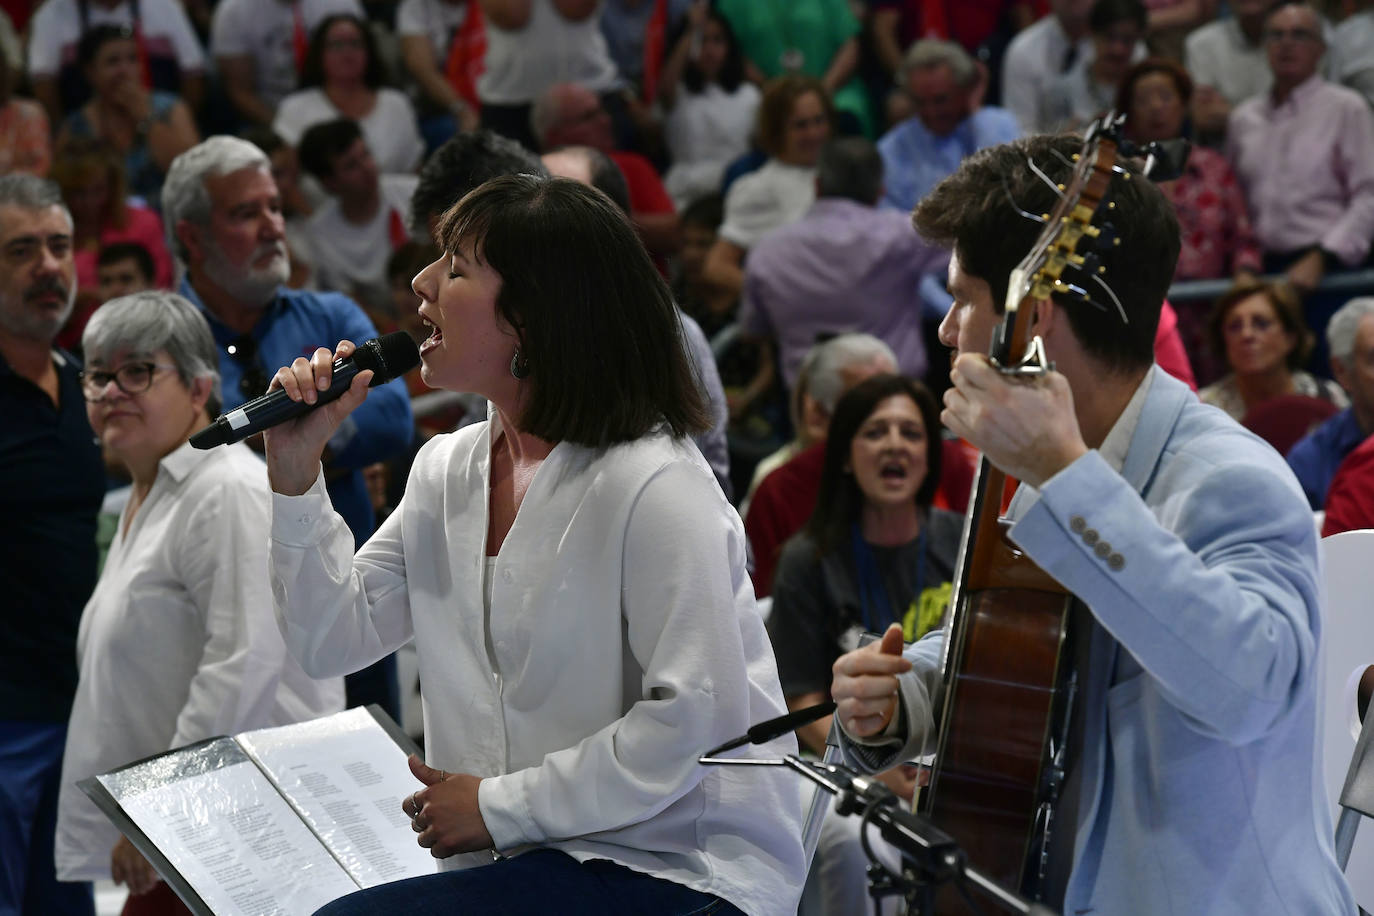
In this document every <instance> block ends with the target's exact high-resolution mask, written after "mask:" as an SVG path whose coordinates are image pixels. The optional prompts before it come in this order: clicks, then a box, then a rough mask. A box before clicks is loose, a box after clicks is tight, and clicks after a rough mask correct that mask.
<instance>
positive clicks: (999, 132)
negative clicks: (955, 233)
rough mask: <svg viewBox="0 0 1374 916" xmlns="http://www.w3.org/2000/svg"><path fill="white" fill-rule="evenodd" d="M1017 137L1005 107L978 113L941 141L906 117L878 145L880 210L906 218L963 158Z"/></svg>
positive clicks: (922, 125)
mask: <svg viewBox="0 0 1374 916" xmlns="http://www.w3.org/2000/svg"><path fill="white" fill-rule="evenodd" d="M1019 136H1021V128H1020V127H1019V126H1018V125H1017V123H1016V118H1014V117H1013V116H1012V114H1011V112H1009V111H1007V110H1006V109H1005V108H995V107H991V106H989V107H987V108H980V109H978V110H977V111H975V112H974V113H973V114H971V115H969V116H968V117H967V118H965V119H964V120H963V121H962V122H961V123H960V124H959V126H958V127H956V128H954V131H953V132H952V133H950V134H949V135H948V136H945V137H937V136H935V135H934V134H932V133H931V132H930V131H928V130H926V126H925V125H924V124H922V123H921V119H920V118H917V117H911V118H907V119H906V120H905V121H903V122H902V123H900V124H898V125H897V126H896V127H894V128H892V129H891V130H889V131H888V132H887V133H886V134H884V135H883V138H882V139H881V140H879V141H878V152H879V153H881V154H882V157H883V181H884V183H885V184H886V186H887V191H886V193H884V195H883V201H882V205H883V206H884V207H887V208H889V209H893V210H901V211H903V212H905V213H910V212H911V211H912V210H914V209H915V208H916V204H917V202H919V201H920V199H921V198H922V197H925V196H926V194H928V193H929V192H930V189H931V188H933V187H935V185H937V184H939V182H940V179H942V178H944V177H945V176H946V175H952V174H953V173H954V170H955V169H957V168H959V163H961V162H963V161H964V159H965V158H967V157H968V156H969V155H971V154H972V153H975V152H977V151H978V150H980V149H983V148H984V147H988V146H997V145H998V144H1000V143H1009V142H1010V141H1012V140H1015V139H1016V138H1017V137H1019Z"/></svg>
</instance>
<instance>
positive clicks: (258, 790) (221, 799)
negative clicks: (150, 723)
mask: <svg viewBox="0 0 1374 916" xmlns="http://www.w3.org/2000/svg"><path fill="white" fill-rule="evenodd" d="M216 744H224V745H228V747H227V748H221V749H219V750H218V754H219V757H220V758H221V759H220V761H219V762H220V763H222V764H223V765H216V766H214V768H208V769H207V768H205V767H189V768H187V769H186V771H185V772H186V773H187V775H185V776H184V777H182V778H177V773H176V771H175V770H174V769H173V768H175V767H176V766H177V765H178V763H179V762H178V761H176V760H168V759H166V758H160V759H158V760H153V761H149V763H148V764H145V765H143V767H144V768H146V769H147V772H146V773H144V774H141V775H142V778H138V777H139V776H140V774H139V773H138V772H137V771H138V769H140V768H135V769H134V770H132V771H131V770H123V771H119V772H116V773H114V774H107V775H105V776H100V777H98V778H99V780H100V782H101V784H102V785H104V786H105V788H106V789H107V790H108V791H110V793H111V794H112V795H114V796H115V798H116V799H117V800H118V802H119V804H120V806H121V807H122V808H123V809H124V812H125V813H126V814H127V815H128V816H129V817H130V818H131V819H132V820H133V821H134V823H136V824H137V825H138V826H139V828H141V829H142V830H143V832H144V833H146V834H147V835H148V838H149V839H150V840H152V842H153V843H154V844H155V845H156V846H157V847H158V849H160V850H161V851H162V852H163V853H164V854H165V855H166V856H167V858H168V859H169V860H170V861H171V862H172V864H173V865H175V866H176V868H177V870H178V871H180V872H181V874H182V876H183V877H184V878H185V879H186V880H187V882H189V883H190V884H191V886H192V887H193V888H195V890H196V892H197V893H198V894H200V896H201V899H202V900H204V901H205V903H206V905H207V906H209V907H210V908H211V909H212V910H213V911H214V912H215V913H216V914H219V916H309V914H311V913H313V912H314V911H315V910H316V909H318V908H319V907H321V906H324V905H325V904H326V903H328V902H329V901H331V900H334V899H335V898H338V897H342V896H344V895H345V894H349V893H352V892H353V891H355V890H357V889H358V887H357V884H355V883H354V881H353V880H352V879H351V878H350V877H349V876H348V874H347V873H346V872H345V871H344V870H343V869H342V868H341V867H340V866H339V863H337V862H336V861H334V859H333V857H331V856H330V855H329V852H328V850H326V849H325V848H324V847H323V846H322V845H320V842H319V840H317V839H316V838H315V837H314V836H313V835H311V833H310V830H309V828H307V827H306V826H305V824H303V823H301V820H300V817H299V816H298V815H297V814H296V812H295V811H293V810H292V809H291V806H290V805H288V804H287V803H286V801H285V800H284V799H283V798H282V797H281V795H279V794H278V793H277V790H276V789H275V788H273V786H272V784H271V783H270V782H269V781H268V780H267V778H266V777H265V776H263V774H262V772H261V771H259V770H258V768H257V767H256V766H255V765H254V764H253V762H252V761H251V760H249V759H248V758H247V756H245V755H244V754H243V753H242V751H240V750H238V748H237V747H235V746H234V745H233V742H232V741H230V740H229V739H224V740H223V741H222V742H216ZM235 757H237V762H235V759H234V758H235Z"/></svg>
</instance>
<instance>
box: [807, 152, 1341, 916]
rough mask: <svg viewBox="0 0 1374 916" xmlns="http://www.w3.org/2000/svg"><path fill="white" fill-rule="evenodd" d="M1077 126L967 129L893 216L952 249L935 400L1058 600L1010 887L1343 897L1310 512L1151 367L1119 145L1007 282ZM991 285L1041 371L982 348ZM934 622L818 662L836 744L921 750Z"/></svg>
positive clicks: (1155, 280)
mask: <svg viewBox="0 0 1374 916" xmlns="http://www.w3.org/2000/svg"><path fill="white" fill-rule="evenodd" d="M1081 146H1082V140H1080V139H1076V138H1071V137H1057V138H1056V137H1047V136H1042V137H1031V138H1028V139H1025V140H1022V141H1018V142H1016V143H1013V144H1008V145H1005V146H1000V147H995V148H992V149H987V150H983V151H981V152H979V153H977V154H975V155H973V156H971V157H969V158H968V159H966V160H965V161H964V164H963V165H962V167H961V168H960V169H959V170H958V171H957V172H956V173H955V174H953V175H952V176H950V177H949V178H948V179H946V180H945V181H944V182H942V183H941V184H940V185H939V186H937V187H936V189H935V190H934V191H933V192H932V193H931V194H930V195H928V196H927V197H926V198H925V199H924V200H923V201H922V203H921V204H920V206H919V207H918V208H917V210H916V213H915V217H914V222H915V224H916V228H917V230H918V231H919V232H920V233H921V234H922V235H923V236H925V237H926V238H927V239H928V240H930V241H932V242H935V243H939V244H944V245H947V246H949V247H951V248H952V249H953V257H952V258H951V262H950V267H949V290H950V293H951V294H952V295H953V297H954V304H953V306H952V308H951V309H950V311H949V314H948V316H947V317H946V318H945V320H944V323H943V324H942V325H941V327H940V339H941V340H942V341H943V342H944V343H945V344H946V345H948V346H950V347H951V348H953V349H954V350H955V351H956V356H955V359H954V363H953V370H952V372H951V379H952V381H953V384H954V387H953V388H951V389H950V391H949V392H948V393H947V394H946V395H945V409H944V412H943V414H942V416H941V419H942V420H943V422H944V423H945V424H946V425H947V426H948V427H949V428H950V429H951V430H952V431H953V432H954V433H955V434H957V435H960V436H962V437H964V438H965V439H967V440H968V441H969V442H971V443H972V444H974V445H975V446H976V447H978V448H979V449H981V450H982V452H983V454H984V456H985V458H986V459H987V460H988V461H989V462H990V463H991V464H992V465H993V466H995V467H996V468H998V469H1000V470H1002V471H1005V472H1006V473H1007V474H1009V475H1011V476H1013V477H1015V478H1017V479H1019V480H1020V481H1021V483H1022V485H1021V487H1020V489H1019V491H1018V493H1017V495H1016V497H1015V498H1014V500H1013V502H1012V504H1011V509H1010V512H1009V515H1010V516H1011V517H1012V518H1013V519H1014V520H1015V521H1014V524H1013V525H1012V527H1011V528H1010V529H1009V532H1008V537H1009V539H1010V540H1011V541H1012V542H1013V543H1014V545H1015V547H1017V548H1019V550H1020V551H1023V552H1024V554H1025V555H1026V556H1028V557H1029V558H1030V559H1031V560H1033V561H1034V563H1035V564H1037V565H1038V566H1039V567H1040V569H1041V570H1043V571H1044V572H1045V573H1047V574H1048V575H1049V576H1050V577H1053V579H1054V580H1057V582H1058V583H1060V584H1061V585H1062V587H1063V588H1064V589H1066V590H1067V591H1068V592H1070V593H1072V595H1074V596H1076V598H1077V602H1076V603H1075V607H1076V610H1075V611H1073V612H1072V614H1073V619H1074V623H1073V628H1074V630H1075V635H1074V638H1073V639H1072V640H1071V641H1070V642H1069V645H1070V646H1071V648H1070V649H1068V650H1067V651H1066V655H1067V656H1069V658H1067V659H1066V661H1067V662H1068V663H1070V664H1072V665H1073V667H1074V669H1075V670H1076V671H1077V681H1076V687H1075V689H1074V690H1073V691H1072V693H1073V695H1074V698H1073V701H1072V702H1071V703H1070V704H1069V707H1070V709H1071V712H1070V713H1069V714H1068V716H1067V732H1066V736H1065V738H1064V753H1063V754H1062V755H1061V757H1060V759H1061V761H1062V767H1061V768H1060V772H1059V775H1060V776H1062V788H1061V789H1060V791H1059V792H1058V793H1057V806H1056V807H1057V811H1056V813H1055V816H1054V818H1053V820H1052V822H1051V824H1052V826H1051V827H1050V829H1049V830H1048V840H1047V842H1046V845H1045V852H1044V855H1043V856H1038V857H1037V859H1038V860H1039V861H1040V867H1038V868H1037V869H1035V870H1034V871H1035V875H1034V878H1033V880H1031V881H1028V882H1027V886H1025V887H1024V889H1025V890H1027V891H1028V892H1030V893H1032V894H1034V895H1036V896H1038V897H1039V899H1041V900H1043V901H1044V902H1046V903H1048V904H1050V905H1052V906H1055V907H1058V908H1061V909H1062V911H1063V912H1065V913H1096V914H1112V916H1117V914H1131V913H1140V914H1159V913H1171V912H1172V913H1209V914H1235V916H1242V914H1244V916H1249V914H1253V913H1266V914H1272V913H1289V914H1315V913H1323V914H1353V913H1354V912H1355V904H1354V901H1353V899H1352V897H1351V895H1350V891H1349V890H1348V888H1347V886H1346V883H1345V880H1344V878H1343V876H1342V875H1341V873H1340V870H1339V869H1338V868H1337V866H1336V863H1335V860H1334V858H1333V854H1332V843H1331V834H1332V830H1331V818H1330V814H1329V811H1328V806H1327V803H1326V801H1325V799H1324V794H1323V793H1322V792H1321V790H1320V787H1319V785H1318V776H1317V774H1316V772H1315V755H1314V753H1313V747H1314V745H1315V743H1316V736H1315V729H1316V660H1317V640H1318V638H1319V636H1320V633H1319V629H1320V621H1319V618H1320V609H1319V597H1318V594H1319V590H1318V579H1317V568H1318V567H1317V535H1316V530H1315V527H1314V526H1313V523H1312V517H1311V513H1310V511H1309V509H1308V508H1307V505H1306V503H1305V501H1304V499H1303V496H1302V492H1301V490H1300V489H1299V487H1298V485H1297V482H1296V481H1295V480H1294V479H1293V476H1292V474H1291V473H1290V472H1289V471H1288V469H1287V468H1286V466H1285V465H1284V463H1283V461H1282V459H1281V458H1280V457H1279V455H1278V454H1276V453H1275V452H1274V451H1273V450H1272V449H1271V448H1269V447H1268V446H1267V445H1266V444H1265V443H1263V442H1262V441H1260V440H1259V439H1257V438H1256V437H1254V436H1253V435H1251V434H1250V433H1248V432H1246V431H1245V430H1243V429H1242V428H1241V427H1240V426H1238V425H1237V424H1236V423H1234V422H1233V421H1231V420H1230V419H1229V418H1228V417H1226V416H1225V415H1224V414H1223V413H1221V412H1220V411H1217V410H1214V409H1212V408H1209V407H1206V406H1204V405H1202V404H1201V403H1199V402H1198V401H1197V399H1196V397H1195V396H1193V394H1192V393H1191V392H1190V391H1189V390H1188V389H1187V387H1186V386H1184V385H1183V384H1182V383H1180V382H1178V381H1176V380H1174V379H1172V378H1170V377H1169V376H1168V375H1166V374H1165V373H1163V372H1162V371H1160V370H1159V368H1158V367H1157V366H1155V365H1154V362H1153V355H1152V341H1153V339H1154V333H1155V327H1156V324H1157V321H1158V317H1159V311H1160V305H1161V303H1162V301H1163V299H1164V295H1165V292H1166V290H1167V288H1168V285H1169V279H1170V277H1172V276H1173V267H1174V261H1175V259H1176V258H1177V255H1178V249H1179V237H1178V225H1177V223H1176V221H1175V219H1174V216H1173V213H1172V211H1171V209H1170V207H1169V204H1168V202H1167V201H1166V200H1165V199H1164V198H1163V196H1162V195H1161V194H1160V193H1159V192H1158V191H1157V189H1155V188H1154V187H1153V186H1152V185H1151V184H1150V183H1149V181H1148V180H1145V178H1144V177H1143V176H1142V175H1140V174H1138V173H1135V174H1127V173H1128V172H1133V171H1134V168H1135V165H1136V163H1133V162H1132V163H1124V162H1123V163H1122V167H1120V168H1116V169H1115V171H1114V173H1113V174H1110V176H1109V177H1110V190H1109V191H1108V193H1107V195H1106V198H1105V200H1109V201H1110V203H1106V204H1104V205H1103V207H1104V208H1107V209H1102V208H1099V212H1101V213H1105V214H1106V217H1105V220H1103V222H1102V223H1101V235H1100V237H1099V236H1098V234H1097V231H1096V230H1093V231H1092V235H1093V241H1094V246H1095V248H1094V250H1093V252H1092V257H1091V258H1090V259H1089V261H1088V264H1087V268H1090V269H1083V270H1075V269H1074V268H1073V267H1072V265H1070V267H1069V269H1067V270H1066V271H1065V272H1064V273H1063V274H1062V282H1061V280H1060V277H1059V275H1057V274H1056V277H1055V282H1054V283H1053V284H1051V286H1052V290H1051V291H1049V292H1045V293H1044V295H1038V294H1034V293H1033V292H1031V291H1027V294H1026V295H1025V296H1019V295H1017V292H1018V288H1019V282H1020V279H1021V278H1020V277H1019V275H1017V276H1012V273H1013V268H1014V267H1016V266H1017V264H1018V262H1021V261H1022V259H1023V258H1024V257H1025V256H1026V252H1027V251H1031V250H1032V249H1033V246H1035V245H1036V240H1037V237H1040V236H1042V235H1043V233H1044V232H1045V231H1049V230H1048V229H1046V230H1042V226H1041V225H1040V222H1041V221H1042V220H1043V219H1044V218H1043V217H1039V215H1040V214H1050V213H1051V212H1052V211H1055V212H1059V211H1058V210H1057V209H1056V208H1057V207H1058V205H1059V204H1060V199H1059V198H1060V197H1061V196H1063V195H1065V194H1066V191H1065V187H1066V185H1068V186H1069V191H1068V192H1067V193H1072V191H1073V187H1072V185H1073V184H1074V182H1073V181H1071V178H1072V177H1073V176H1072V175H1071V172H1072V170H1073V164H1072V161H1071V160H1072V159H1073V158H1074V157H1075V156H1076V154H1078V153H1079V151H1080V147H1081ZM1056 184H1057V185H1058V187H1056ZM1080 250H1081V249H1080ZM1070 261H1072V258H1071V259H1070ZM1009 277H1010V281H1009ZM1094 277H1096V279H1094ZM1009 283H1010V285H1012V287H1013V289H1012V295H1011V296H1008V295H1007V290H1008V286H1009ZM1041 291H1042V292H1044V287H1041ZM1016 301H1019V302H1020V308H1021V309H1023V310H1025V309H1029V314H1028V315H1027V316H1024V317H1026V318H1027V319H1028V321H1029V325H1028V326H1029V331H1030V334H1033V335H1034V336H1036V337H1038V338H1039V340H1040V341H1041V342H1043V346H1044V354H1045V357H1047V359H1048V361H1049V362H1050V363H1051V364H1052V365H1051V366H1048V367H1045V366H1042V368H1041V369H1040V370H1038V371H1037V370H1034V369H1032V370H1030V371H1023V372H1021V373H1015V372H1008V371H1006V369H1005V368H1003V367H1002V366H999V365H997V364H995V363H994V362H993V361H992V360H990V359H989V357H988V356H987V354H988V353H989V348H990V345H991V344H992V343H993V340H994V335H996V334H998V333H1001V331H1002V328H1001V327H999V324H1000V323H1001V322H1002V321H1003V315H1004V313H1005V312H1006V311H1007V308H1008V307H1009V306H1011V305H1014V304H1015V302H1016ZM1004 303H1007V304H1005V305H1004ZM1018 326H1019V324H1018ZM945 641H946V630H938V631H936V632H934V633H932V634H930V635H929V636H927V637H926V638H925V639H922V640H921V641H919V642H917V643H916V644H914V645H913V646H911V647H910V648H908V649H907V650H906V651H905V653H904V654H903V652H902V647H901V634H900V632H898V631H896V630H890V631H889V632H888V633H887V634H886V635H885V636H884V638H883V640H881V642H879V643H874V644H872V645H869V646H866V647H865V648H862V649H859V650H856V651H854V652H850V653H848V654H846V655H844V656H842V657H841V658H840V659H839V660H838V661H837V662H836V663H835V666H834V674H835V677H834V683H833V685H832V694H833V696H834V699H835V700H836V702H837V703H838V710H837V713H836V719H837V721H838V722H839V723H840V725H841V729H842V731H843V736H842V746H843V751H844V754H845V758H846V761H847V762H849V763H851V764H853V765H856V766H859V767H860V768H862V769H864V770H867V771H875V770H880V769H882V768H884V767H887V766H891V765H892V764H893V763H894V762H897V761H901V760H908V759H913V758H916V757H919V756H921V755H923V754H928V753H932V752H934V751H935V750H936V748H937V741H938V739H939V737H940V736H939V725H938V722H937V720H939V719H940V718H941V709H942V706H941V704H942V702H943V694H944V692H945V682H944V681H943V680H942V674H943V671H942V668H943V663H942V655H943V654H944V651H945ZM938 766H939V764H938V762H937V770H936V780H937V787H936V791H937V793H938V791H939V789H938V780H939V770H938ZM937 826H939V823H938V820H937ZM956 836H957V835H956ZM971 864H973V865H975V866H977V867H979V868H995V867H997V864H998V863H984V862H978V861H976V860H973V861H972V862H971ZM989 911H990V908H989Z"/></svg>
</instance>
